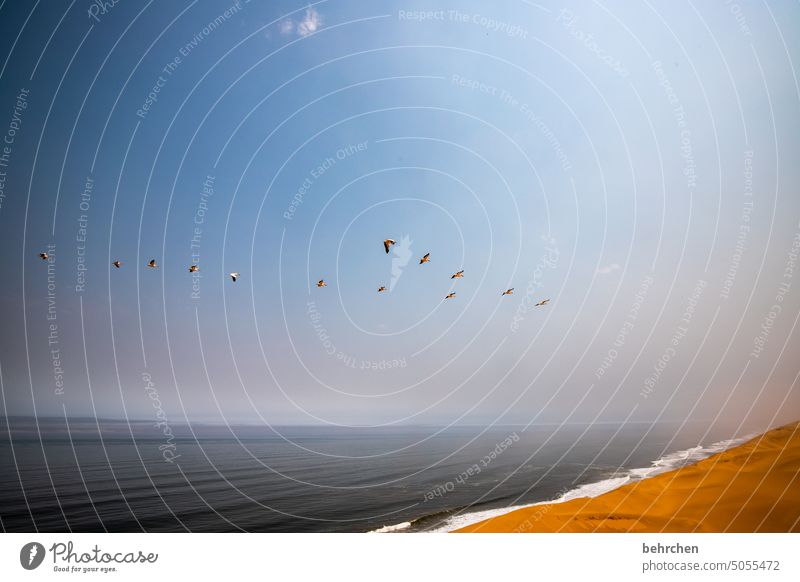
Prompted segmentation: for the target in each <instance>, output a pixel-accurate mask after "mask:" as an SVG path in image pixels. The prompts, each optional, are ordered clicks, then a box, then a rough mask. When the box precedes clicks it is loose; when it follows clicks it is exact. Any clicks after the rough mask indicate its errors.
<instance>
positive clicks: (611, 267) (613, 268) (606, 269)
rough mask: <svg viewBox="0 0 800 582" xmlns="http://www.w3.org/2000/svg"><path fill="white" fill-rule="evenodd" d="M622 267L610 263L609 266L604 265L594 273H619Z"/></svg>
mask: <svg viewBox="0 0 800 582" xmlns="http://www.w3.org/2000/svg"><path fill="white" fill-rule="evenodd" d="M621 268H622V267H620V266H619V265H618V264H617V263H611V264H610V265H606V266H604V267H598V269H597V271H595V272H596V273H597V274H598V275H609V274H611V273H613V272H614V271H619V270H620V269H621Z"/></svg>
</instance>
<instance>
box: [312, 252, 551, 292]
mask: <svg viewBox="0 0 800 582" xmlns="http://www.w3.org/2000/svg"><path fill="white" fill-rule="evenodd" d="M395 244H396V243H395V241H394V240H393V239H390V238H387V239H386V240H385V241H383V249H384V250H385V251H386V254H387V255H388V254H389V249H391V248H392V246H394V245H395ZM430 262H431V254H430V253H425V254H424V255H422V258H420V260H419V264H420V265H424V264H425V263H430ZM463 277H464V269H461V270H460V271H456V272H455V273H453V274H452V275H450V278H451V279H462V278H463ZM327 286H328V284H327V283H326V282H325V279H320V280H319V281H317V287H327ZM384 291H386V287H385V286H384V285H381V286H380V287H378V293H383V292H384ZM513 294H514V288H513V287H511V288H510V289H506V290H505V291H503V292H502V293H501V294H500V295H501V296H505V295H513ZM455 296H456V294H455V291H451V292H450V293H448V294H447V295H445V297H444V298H445V299H453V298H454V297H455ZM549 302H550V300H549V299H543V300H541V301H539V302H538V303H536V304H535V307H543V306H545V305H547V304H548V303H549Z"/></svg>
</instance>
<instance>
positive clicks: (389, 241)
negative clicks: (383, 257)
mask: <svg viewBox="0 0 800 582" xmlns="http://www.w3.org/2000/svg"><path fill="white" fill-rule="evenodd" d="M393 244H394V241H393V240H392V239H390V238H387V239H386V240H385V241H383V248H385V249H386V254H387V255H388V254H389V247H390V246H392V245H393Z"/></svg>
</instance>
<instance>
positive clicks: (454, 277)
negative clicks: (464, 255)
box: [450, 269, 464, 279]
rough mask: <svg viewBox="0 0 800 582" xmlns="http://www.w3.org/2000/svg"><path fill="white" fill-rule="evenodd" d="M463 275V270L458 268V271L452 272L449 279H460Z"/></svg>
mask: <svg viewBox="0 0 800 582" xmlns="http://www.w3.org/2000/svg"><path fill="white" fill-rule="evenodd" d="M463 276H464V270H463V269H462V270H460V271H459V272H458V273H454V274H453V275H452V276H451V277H450V278H451V279H461V278H462V277H463Z"/></svg>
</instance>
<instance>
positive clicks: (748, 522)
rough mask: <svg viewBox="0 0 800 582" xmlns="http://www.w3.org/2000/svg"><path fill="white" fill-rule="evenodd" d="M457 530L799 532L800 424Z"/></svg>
mask: <svg viewBox="0 0 800 582" xmlns="http://www.w3.org/2000/svg"><path fill="white" fill-rule="evenodd" d="M458 531H459V532H505V533H511V532H514V533H519V532H797V531H800V422H796V423H793V424H790V425H786V426H783V427H781V428H776V429H774V430H771V431H769V432H767V433H765V434H763V435H761V436H759V437H756V438H754V439H753V440H751V441H748V442H747V443H745V444H743V445H741V446H738V447H735V448H733V449H729V450H727V451H723V452H722V453H718V454H716V455H714V456H712V457H709V458H707V459H704V460H702V461H700V462H699V463H696V464H694V465H689V466H686V467H683V468H681V469H678V470H675V471H670V472H669V473H662V474H661V475H657V476H655V477H651V478H649V479H644V480H642V481H637V482H635V483H629V484H628V485H624V486H622V487H620V488H619V489H615V490H614V491H609V492H608V493H605V494H603V495H600V496H598V497H594V498H585V497H584V498H580V499H573V500H571V501H567V502H566V503H554V504H549V505H538V506H535V507H527V508H524V509H518V510H516V511H512V512H510V513H507V514H505V515H500V516H498V517H493V518H491V519H487V520H485V521H482V522H479V523H475V524H472V525H469V526H467V527H465V528H463V529H460V530H458Z"/></svg>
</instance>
